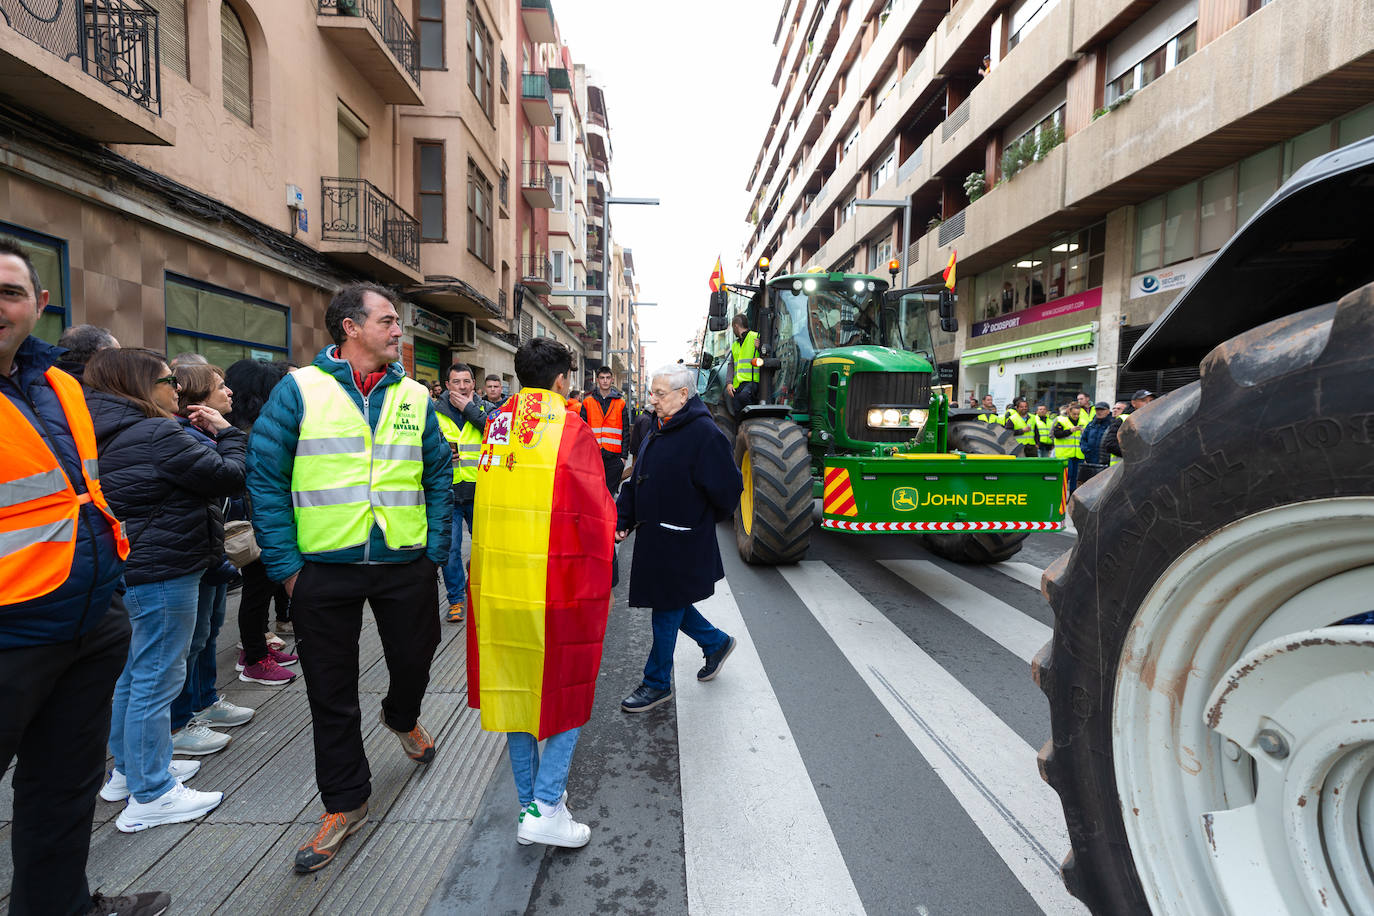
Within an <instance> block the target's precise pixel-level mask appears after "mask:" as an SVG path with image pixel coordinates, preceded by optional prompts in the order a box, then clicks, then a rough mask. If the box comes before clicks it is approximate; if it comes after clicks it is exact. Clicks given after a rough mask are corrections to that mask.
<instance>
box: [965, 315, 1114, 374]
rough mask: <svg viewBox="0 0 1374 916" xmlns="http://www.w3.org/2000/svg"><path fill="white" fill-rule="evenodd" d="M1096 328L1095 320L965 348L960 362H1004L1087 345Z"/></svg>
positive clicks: (967, 364)
mask: <svg viewBox="0 0 1374 916" xmlns="http://www.w3.org/2000/svg"><path fill="white" fill-rule="evenodd" d="M1096 330H1097V324H1096V323H1095V322H1094V323H1092V324H1085V325H1081V326H1080V327H1076V328H1067V329H1065V330H1063V331H1055V332H1053V333H1051V334H1041V335H1040V336H1038V337H1027V338H1025V339H1024V340H1013V341H1012V342H1011V343H1004V344H998V345H997V346H995V347H979V348H977V349H976V350H965V351H964V354H963V356H960V357H959V364H960V365H962V366H973V365H977V364H978V363H993V362H1004V361H1006V360H1009V359H1020V358H1021V357H1023V356H1033V355H1034V354H1036V353H1045V352H1047V351H1049V350H1063V349H1067V348H1068V347H1082V346H1087V345H1088V344H1091V343H1092V342H1093V334H1094V333H1095V332H1096Z"/></svg>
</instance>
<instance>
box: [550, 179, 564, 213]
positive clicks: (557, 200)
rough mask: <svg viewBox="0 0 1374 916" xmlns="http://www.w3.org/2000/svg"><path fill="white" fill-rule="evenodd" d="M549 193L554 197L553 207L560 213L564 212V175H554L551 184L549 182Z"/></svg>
mask: <svg viewBox="0 0 1374 916" xmlns="http://www.w3.org/2000/svg"><path fill="white" fill-rule="evenodd" d="M549 194H550V196H552V197H553V209H554V210H555V211H556V212H558V213H562V212H563V176H562V175H554V176H553V179H552V181H551V182H550V184H549Z"/></svg>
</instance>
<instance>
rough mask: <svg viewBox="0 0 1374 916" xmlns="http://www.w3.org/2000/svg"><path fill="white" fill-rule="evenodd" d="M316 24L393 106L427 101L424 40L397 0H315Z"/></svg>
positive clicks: (383, 99) (383, 98)
mask: <svg viewBox="0 0 1374 916" xmlns="http://www.w3.org/2000/svg"><path fill="white" fill-rule="evenodd" d="M316 2H317V4H318V6H317V7H316V10H317V13H318V15H317V16H316V17H315V23H316V25H317V26H318V27H319V29H320V31H322V32H323V33H324V36H325V38H327V39H328V40H329V41H330V42H331V43H332V44H333V45H334V46H335V47H336V48H338V49H339V50H340V51H341V52H342V53H343V55H344V57H346V58H348V61H349V63H351V64H353V66H354V67H355V68H356V69H357V70H358V72H359V73H361V74H362V75H363V78H364V79H366V80H367V81H368V83H369V84H371V86H372V88H373V89H375V90H376V91H377V94H378V95H379V96H380V97H381V99H382V101H384V102H387V103H389V104H392V105H423V104H424V98H423V97H422V96H421V95H420V43H419V40H418V39H417V38H416V37H415V30H414V29H413V28H411V25H410V23H409V22H408V21H407V20H406V17H405V15H404V14H403V13H402V12H401V10H400V9H399V8H398V7H397V6H396V3H395V0H316Z"/></svg>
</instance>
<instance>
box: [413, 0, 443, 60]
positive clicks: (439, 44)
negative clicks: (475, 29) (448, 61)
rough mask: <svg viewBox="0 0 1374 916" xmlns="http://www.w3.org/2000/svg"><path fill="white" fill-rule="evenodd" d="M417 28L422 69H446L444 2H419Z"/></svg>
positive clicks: (422, 0)
mask: <svg viewBox="0 0 1374 916" xmlns="http://www.w3.org/2000/svg"><path fill="white" fill-rule="evenodd" d="M415 28H416V31H418V32H419V33H420V34H419V40H420V69H421V70H442V69H444V0H419V3H418V4H417V5H416V8H415Z"/></svg>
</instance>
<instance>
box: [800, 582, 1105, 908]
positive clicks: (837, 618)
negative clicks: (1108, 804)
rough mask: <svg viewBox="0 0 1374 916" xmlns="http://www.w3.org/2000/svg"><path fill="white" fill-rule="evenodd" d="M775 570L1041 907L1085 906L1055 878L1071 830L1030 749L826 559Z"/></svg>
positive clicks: (1067, 846)
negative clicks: (1066, 824)
mask: <svg viewBox="0 0 1374 916" xmlns="http://www.w3.org/2000/svg"><path fill="white" fill-rule="evenodd" d="M778 572H779V573H781V574H782V576H783V578H784V579H785V580H786V581H787V584H788V585H790V586H791V587H792V590H793V591H795V592H796V593H797V597H799V598H800V599H801V600H802V603H803V604H805V605H806V607H807V609H809V610H810V611H811V614H812V616H814V617H815V618H816V620H817V621H819V622H820V624H821V626H822V627H824V628H825V631H826V632H827V633H828V634H830V638H831V639H833V640H834V641H835V645H836V646H838V647H839V649H840V651H841V652H843V653H844V655H845V658H847V659H848V660H849V663H850V664H851V665H853V666H854V670H855V671H857V672H858V673H859V676H860V677H862V678H863V679H864V682H865V683H867V684H868V686H869V689H870V690H872V691H873V694H874V696H876V697H877V698H878V700H879V701H880V702H882V704H883V706H885V707H886V708H887V710H888V712H889V713H890V714H891V715H892V717H893V719H895V720H896V721H897V723H898V724H899V725H900V726H901V728H902V730H903V732H905V733H906V736H907V737H908V738H909V739H910V740H911V743H912V744H913V745H915V746H916V749H917V750H918V751H920V753H921V755H922V756H923V757H925V759H926V761H927V762H928V763H929V764H930V766H931V768H932V769H933V770H934V771H935V773H936V774H937V775H938V776H939V777H940V779H941V780H942V781H943V782H944V783H945V785H946V786H948V787H949V790H950V792H951V793H952V794H953V795H954V797H955V798H956V799H958V801H959V804H960V805H962V806H963V808H964V810H965V811H967V812H968V814H969V817H970V818H971V819H972V820H973V822H974V824H975V825H976V826H977V827H978V829H979V830H980V831H981V832H982V833H983V835H984V836H985V837H986V838H987V840H988V842H989V844H990V845H991V846H992V847H993V849H995V850H996V851H997V854H998V855H999V856H1001V857H1002V861H1004V862H1005V863H1006V864H1007V867H1008V868H1009V869H1010V870H1011V872H1012V874H1014V875H1015V876H1016V879H1017V880H1018V881H1020V882H1021V885H1022V886H1023V887H1025V889H1026V891H1027V892H1028V893H1029V894H1030V895H1031V897H1032V898H1034V899H1035V901H1036V903H1038V904H1039V905H1040V908H1041V909H1042V910H1043V911H1045V912H1046V913H1055V914H1058V913H1074V914H1083V913H1086V912H1087V911H1086V910H1085V909H1084V908H1083V906H1082V904H1080V903H1079V902H1078V901H1077V900H1075V899H1074V898H1073V897H1071V896H1070V895H1069V892H1068V891H1067V890H1065V889H1064V884H1063V882H1062V881H1061V880H1060V878H1059V860H1060V857H1062V856H1063V854H1064V853H1065V851H1066V850H1068V848H1069V835H1068V831H1067V830H1066V829H1065V827H1064V816H1063V813H1062V811H1061V809H1060V807H1059V798H1058V796H1056V795H1055V794H1054V790H1053V789H1051V788H1050V787H1049V786H1048V785H1046V784H1045V783H1044V782H1043V781H1042V780H1041V779H1040V775H1039V772H1038V771H1037V768H1036V762H1035V750H1034V749H1033V748H1032V747H1031V746H1030V745H1028V744H1027V743H1026V742H1025V741H1023V740H1022V739H1021V737H1020V736H1019V735H1018V734H1016V732H1014V731H1012V730H1011V728H1010V727H1009V726H1008V725H1007V724H1006V723H1005V722H1003V721H1002V720H1001V719H999V718H998V717H997V716H996V715H995V714H994V713H993V712H992V711H991V710H989V709H988V708H987V707H986V706H984V705H983V704H982V703H981V702H979V700H978V698H977V697H975V696H974V695H973V694H972V693H970V692H969V691H968V690H967V689H966V688H965V687H964V686H963V685H962V684H960V683H959V681H958V679H956V678H955V677H954V676H953V675H951V674H950V673H949V672H948V671H946V670H945V669H944V668H941V667H940V666H939V665H938V664H937V663H936V662H935V661H934V660H933V659H932V658H931V657H930V656H929V655H927V654H926V653H925V652H924V651H923V650H922V649H921V648H920V647H919V646H917V645H916V644H915V643H914V642H912V641H911V640H910V639H909V638H908V637H907V636H906V634H905V633H903V632H902V631H901V630H900V629H898V627H897V626H896V625H895V624H894V623H892V621H890V620H888V619H887V617H886V616H884V615H883V614H882V613H881V612H880V611H879V610H878V609H877V608H875V607H874V606H873V605H872V604H870V603H869V602H868V601H867V600H866V599H865V598H864V597H863V596H862V595H860V594H859V593H858V591H856V590H855V589H854V587H853V586H851V585H850V584H849V583H847V582H845V581H844V580H843V579H841V578H840V577H839V575H837V574H836V573H835V572H834V571H833V570H832V569H830V567H829V566H827V565H826V564H825V563H820V562H814V561H813V562H803V563H801V564H799V565H798V566H796V567H779V569H778Z"/></svg>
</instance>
